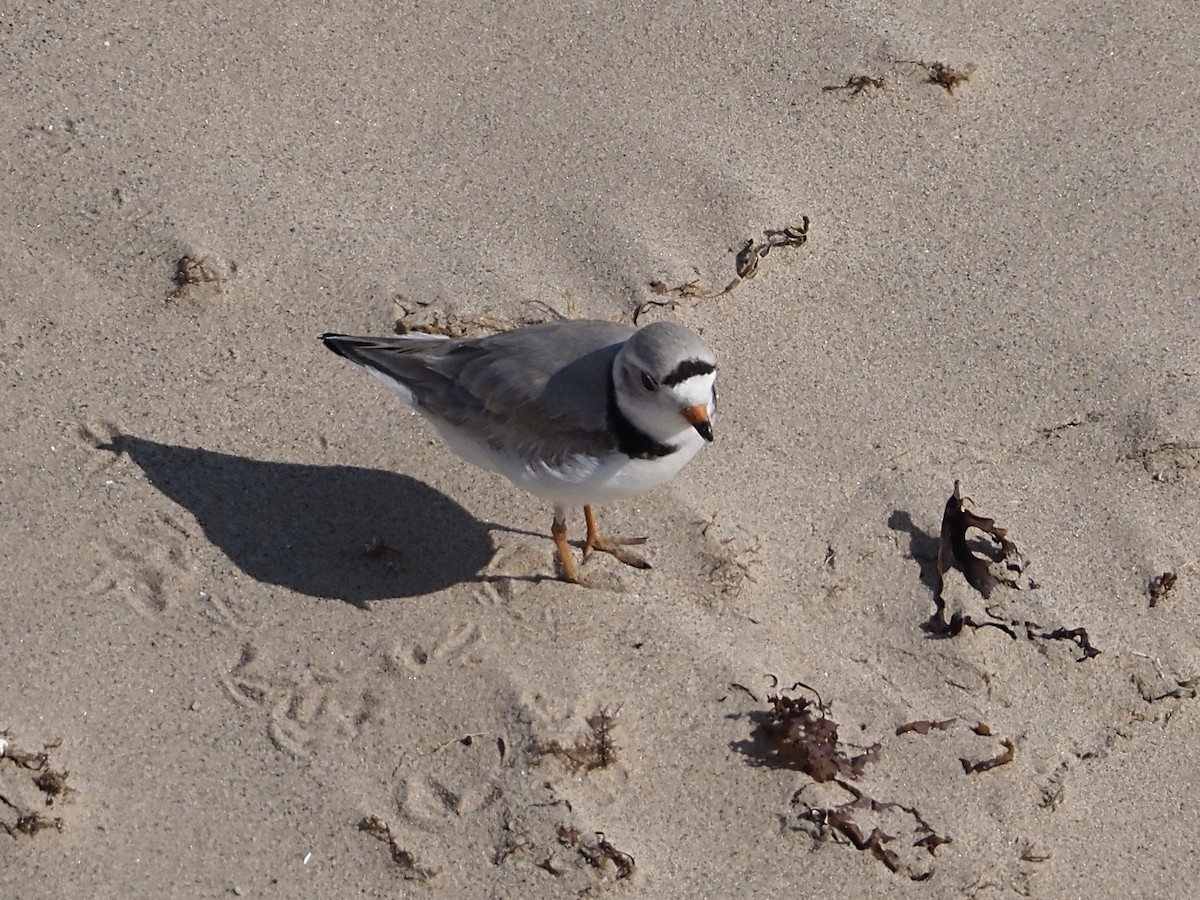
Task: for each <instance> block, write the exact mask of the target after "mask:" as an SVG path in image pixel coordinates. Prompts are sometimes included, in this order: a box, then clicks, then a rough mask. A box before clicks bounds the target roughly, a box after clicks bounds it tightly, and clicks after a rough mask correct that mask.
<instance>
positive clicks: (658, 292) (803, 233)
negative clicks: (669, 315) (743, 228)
mask: <svg viewBox="0 0 1200 900" xmlns="http://www.w3.org/2000/svg"><path fill="white" fill-rule="evenodd" d="M808 226H809V218H808V216H802V217H801V221H800V224H799V225H787V226H785V227H783V228H778V229H767V230H766V231H764V232H763V237H762V239H761V240H755V239H753V238H748V239H747V240H746V242H745V243H744V244H743V245H742V247H741V249H740V250H738V252H737V255H736V256H735V257H734V272H735V275H734V278H733V280H732V281H730V282H729V284H727V285H725V287H724V289H723V290H721V291H718V292H717V293H716V294H714V293H713V290H712V288H711V287H710V286H709V285H706V284H703V283H702V282H700V281H699V279H697V280H694V281H688V282H685V283H683V284H680V285H676V286H674V287H671V286H669V285H667V284H666V283H665V282H662V281H652V282H650V290H651V291H653V292H654V294H655V296H658V297H665V298H666V299H664V300H653V299H651V300H643V301H642V302H641V303H639V304H638V305H637V307H635V308H634V310H633V317H632V318H633V324H635V325H636V324H637V323H638V320H639V319H640V318H641V317H642V315H643V314H644V313H645V312H646V311H647V310H650V309H655V308H664V307H665V308H667V309H676V308H678V306H679V303H680V301H681V300H685V299H692V298H697V297H721V296H724V295H725V294H728V293H730V292H731V291H733V290H734V288H736V287H737V286H738V285H739V284H741V283H742V282H743V281H747V280H749V279H751V278H753V277H754V276H755V275H756V274H758V264H759V262H760V261H762V260H764V259H766V258H767V255H768V254H769V253H770V252H771V250H773V249H774V248H776V247H800V246H802V245H804V244H806V243H807V242H808Z"/></svg>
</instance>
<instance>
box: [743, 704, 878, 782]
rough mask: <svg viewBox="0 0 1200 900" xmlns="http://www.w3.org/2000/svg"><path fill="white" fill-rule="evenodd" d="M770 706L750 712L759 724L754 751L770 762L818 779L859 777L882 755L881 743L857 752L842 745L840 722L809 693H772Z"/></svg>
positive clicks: (760, 757) (764, 760) (819, 780)
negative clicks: (845, 750) (844, 749)
mask: <svg viewBox="0 0 1200 900" xmlns="http://www.w3.org/2000/svg"><path fill="white" fill-rule="evenodd" d="M767 702H768V703H770V704H771V707H772V708H771V709H770V710H757V711H755V712H753V713H751V714H750V716H751V719H752V720H753V721H754V722H755V724H756V725H757V729H756V733H755V735H754V736H753V737H754V741H755V743H754V748H755V750H754V755H756V756H758V758H759V759H761V760H762V762H764V763H765V764H767V765H771V766H775V767H778V768H787V769H797V770H799V771H801V772H804V773H806V774H807V775H808V776H809V777H810V778H812V779H813V780H814V781H818V782H825V781H832V780H833V779H835V778H839V777H844V778H858V777H859V776H860V775H861V774H862V773H863V770H864V769H865V768H866V766H867V763H871V762H875V761H876V760H877V759H878V758H879V750H880V745H879V744H872V745H871V746H870V747H868V748H866V749H865V750H864V751H863V752H862V753H860V754H859V755H857V756H853V757H851V756H847V755H846V754H844V753H843V752H841V751H840V750H839V749H838V723H837V722H835V721H833V719H830V718H828V717H827V716H826V715H825V711H824V710H823V709H821V708H820V707H819V706H817V705H815V704H813V703H812V701H810V700H808V699H807V698H805V697H799V698H792V697H788V696H786V695H780V696H774V695H772V696H769V697H767Z"/></svg>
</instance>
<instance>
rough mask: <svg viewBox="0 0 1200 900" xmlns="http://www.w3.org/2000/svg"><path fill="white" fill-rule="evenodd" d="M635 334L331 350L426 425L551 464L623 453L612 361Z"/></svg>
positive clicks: (599, 329) (584, 327)
mask: <svg viewBox="0 0 1200 900" xmlns="http://www.w3.org/2000/svg"><path fill="white" fill-rule="evenodd" d="M633 332H634V329H633V328H632V327H631V326H628V325H619V324H617V323H615V322H601V321H593V320H572V321H565V322H550V323H548V324H545V325H533V326H529V327H527V328H519V329H517V330H515V331H510V332H507V333H504V334H497V335H490V336H488V337H482V338H467V339H460V340H446V339H441V338H423V337H408V336H406V337H400V338H347V337H344V336H341V335H326V336H325V338H324V340H325V343H326V345H327V346H329V347H330V349H331V350H334V351H335V352H337V353H339V354H341V355H342V356H345V357H346V358H347V359H349V360H350V361H351V362H354V363H357V364H358V365H360V366H363V367H364V368H367V369H370V370H374V371H375V372H378V373H379V374H380V375H383V376H385V377H386V378H389V379H393V380H394V381H396V382H398V383H399V384H400V385H402V386H403V387H404V388H406V389H407V390H408V391H409V392H410V393H411V394H412V397H413V402H414V403H415V404H416V405H417V406H418V407H419V408H420V409H421V410H422V411H423V412H425V413H427V414H428V415H430V416H432V417H434V418H436V419H440V420H442V421H444V422H447V423H449V424H452V425H455V426H457V427H458V428H460V429H462V430H463V431H465V432H467V433H468V434H470V435H472V436H473V437H475V438H476V439H478V440H480V441H481V442H483V443H486V444H489V445H491V446H492V447H495V448H496V449H504V450H508V451H510V452H516V453H519V454H521V455H525V456H538V457H542V458H545V459H547V460H553V459H559V458H561V457H562V456H564V455H569V454H570V453H577V452H590V453H603V452H606V451H610V450H613V449H615V448H616V438H615V436H614V435H613V434H612V432H611V431H610V429H609V428H608V404H609V395H610V390H611V372H612V361H613V358H614V357H615V356H616V354H617V351H618V350H620V348H621V345H622V344H624V343H625V341H627V340H628V339H629V336H630V335H631V334H633Z"/></svg>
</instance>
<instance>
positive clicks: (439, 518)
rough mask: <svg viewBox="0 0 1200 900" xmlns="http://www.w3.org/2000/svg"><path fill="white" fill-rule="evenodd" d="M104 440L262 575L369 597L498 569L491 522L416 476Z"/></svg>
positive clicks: (425, 588) (304, 589) (415, 591)
mask: <svg viewBox="0 0 1200 900" xmlns="http://www.w3.org/2000/svg"><path fill="white" fill-rule="evenodd" d="M101 449H105V450H109V451H111V452H114V453H118V454H121V453H124V454H126V455H128V456H129V458H130V459H132V460H133V461H134V462H135V463H136V464H137V465H138V466H139V467H140V468H141V469H142V471H143V472H145V473H146V477H147V478H149V480H150V482H151V484H153V485H154V486H155V487H156V488H158V490H160V491H161V492H162V493H163V494H164V495H166V496H167V497H169V498H170V499H171V500H173V501H174V502H175V503H178V504H179V505H180V506H183V507H184V508H186V509H187V510H189V511H190V512H191V513H192V515H193V516H195V517H196V521H197V522H199V524H200V527H201V528H203V529H204V534H205V535H206V536H207V537H208V539H209V540H210V541H212V542H213V544H215V545H216V546H217V547H219V548H220V549H221V550H222V551H223V552H224V553H225V554H226V555H227V556H228V557H229V558H230V559H231V560H233V562H234V563H235V564H236V565H237V566H238V567H239V568H240V569H241V570H242V571H243V572H245V573H246V574H247V575H249V576H250V577H251V578H254V579H257V580H258V581H262V582H265V583H268V584H276V585H279V586H281V587H285V588H289V589H291V590H294V591H297V592H298V593H301V594H306V595H308V596H310V597H322V598H329V599H337V600H342V601H345V602H346V603H350V604H353V605H354V606H358V607H363V606H365V605H366V604H367V603H369V602H370V601H372V600H383V599H389V598H400V597H416V596H421V595H424V594H429V593H433V592H434V591H438V590H442V589H443V588H446V587H449V586H451V585H454V584H457V583H460V582H464V581H484V580H488V581H490V580H493V578H488V577H481V576H480V572H481V570H482V569H483V568H484V567H485V566H486V565H487V564H488V562H489V561H490V560H491V558H492V556H493V554H494V552H495V547H494V545H493V543H492V538H491V534H490V532H491V530H492V528H491V527H489V526H488V525H487V524H486V523H483V522H480V521H479V520H478V519H476V518H475V517H474V516H472V515H471V514H470V513H468V512H467V511H466V510H465V509H463V507H461V506H459V505H458V504H457V503H455V502H454V501H453V500H451V499H450V498H449V497H447V496H446V495H445V494H442V493H440V492H438V491H436V490H434V489H433V488H431V487H429V486H428V485H426V484H423V483H422V482H420V481H417V480H416V479H414V478H409V477H407V476H405V475H398V474H396V473H393V472H382V471H378V470H375V469H363V468H359V467H356V466H316V465H301V464H298V463H280V462H264V461H262V460H255V459H246V458H245V457H240V456H231V455H229V454H226V453H218V452H215V451H212V450H205V449H202V448H192V447H176V446H172V445H170V444H160V443H157V442H155V441H150V440H146V439H144V438H139V437H133V436H130V435H119V436H116V437H114V438H113V440H112V442H111V443H110V444H106V445H104V446H103V447H102V448H101ZM493 527H494V526H493Z"/></svg>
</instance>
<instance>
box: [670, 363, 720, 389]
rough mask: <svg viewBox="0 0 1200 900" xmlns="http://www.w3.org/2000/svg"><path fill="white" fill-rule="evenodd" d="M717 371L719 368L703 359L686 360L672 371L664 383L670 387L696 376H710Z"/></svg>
mask: <svg viewBox="0 0 1200 900" xmlns="http://www.w3.org/2000/svg"><path fill="white" fill-rule="evenodd" d="M715 371H717V367H716V366H714V365H713V364H712V363H710V362H706V361H705V360H703V359H685V360H684V361H683V362H681V363H680V364H679V365H677V366H676V367H675V368H674V369H672V370H671V371H670V373H669V374H668V375H667V377H666V378H664V379H663V380H662V383H663V384H665V385H668V386H670V387H674V386H675V385H677V384H681V383H683V382H685V381H687V380H688V379H689V378H691V377H693V376H694V375H709V374H711V373H713V372H715Z"/></svg>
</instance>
